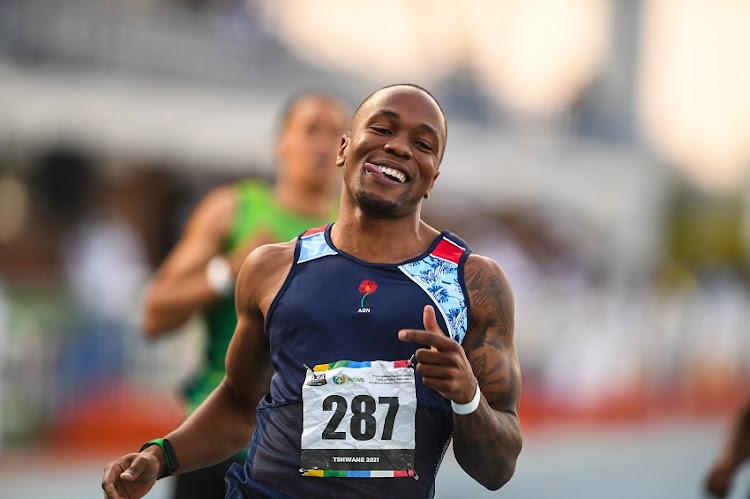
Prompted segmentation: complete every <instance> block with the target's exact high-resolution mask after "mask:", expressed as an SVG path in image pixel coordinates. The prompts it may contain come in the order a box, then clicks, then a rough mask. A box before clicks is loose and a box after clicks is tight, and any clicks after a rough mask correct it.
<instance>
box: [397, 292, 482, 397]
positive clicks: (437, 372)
mask: <svg viewBox="0 0 750 499" xmlns="http://www.w3.org/2000/svg"><path fill="white" fill-rule="evenodd" d="M422 320H423V322H424V330H418V329H402V330H401V331H399V333H398V338H399V339H400V340H401V341H406V342H411V343H419V344H422V345H429V347H430V348H420V349H418V350H417V351H416V353H415V357H416V359H417V362H418V363H417V368H416V369H417V372H418V373H419V374H420V375H421V376H422V382H423V383H424V385H425V386H426V387H428V388H432V389H433V390H435V391H437V392H438V393H439V394H440V395H442V396H443V397H445V398H447V399H448V400H452V401H453V402H455V403H457V404H466V403H468V402H470V401H471V399H472V398H474V394H475V393H476V389H477V381H476V378H475V377H474V372H473V371H472V369H471V364H470V363H469V359H467V358H466V353H465V352H464V349H463V347H462V346H461V345H460V344H459V343H458V342H457V341H455V340H453V339H452V338H449V337H448V336H446V335H445V334H444V333H443V331H442V330H441V329H440V326H438V323H437V319H436V318H435V309H434V308H432V306H430V305H427V306H425V308H424V315H423V319H422Z"/></svg>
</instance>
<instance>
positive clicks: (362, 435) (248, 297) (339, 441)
mask: <svg viewBox="0 0 750 499" xmlns="http://www.w3.org/2000/svg"><path fill="white" fill-rule="evenodd" d="M446 137H447V128H446V121H445V116H444V115H443V112H442V109H441V108H440V106H439V105H438V103H437V101H436V100H435V99H434V98H433V97H432V96H431V95H430V94H429V93H428V92H427V91H426V90H424V89H422V88H420V87H417V86H414V85H407V84H401V85H394V86H389V87H385V88H382V89H380V90H378V91H376V92H375V93H373V94H372V95H370V96H369V97H368V98H367V99H365V101H364V102H363V103H362V104H361V105H360V107H359V108H358V109H357V111H356V112H355V114H354V117H353V118H352V121H351V124H350V126H349V129H348V131H347V133H346V134H345V135H344V136H343V138H342V140H341V146H340V148H339V151H338V156H337V165H338V166H339V167H341V168H342V170H343V176H344V182H343V187H342V194H341V204H340V212H339V218H338V220H337V221H336V222H335V223H333V224H330V225H327V226H324V227H319V228H317V229H310V230H307V231H305V232H304V233H302V234H301V235H300V236H299V237H298V238H297V239H296V241H292V242H289V243H281V244H272V245H264V246H261V247H260V248H258V249H256V250H254V251H253V252H252V253H251V254H250V255H249V256H248V258H247V260H246V261H245V263H244V264H243V266H242V269H241V271H240V274H239V277H238V279H237V288H236V306H237V314H238V324H237V329H236V331H235V334H234V337H233V338H232V342H231V344H230V347H229V351H228V353H227V359H226V377H225V378H224V380H223V381H222V383H221V384H220V385H219V387H218V388H217V389H216V390H215V391H214V392H213V393H212V394H211V396H210V397H209V398H208V399H207V400H206V402H204V403H203V404H202V405H201V406H200V407H199V408H198V410H197V411H196V412H195V413H193V415H191V416H190V418H188V419H187V421H186V422H185V423H183V424H182V425H181V426H180V427H179V428H178V429H176V430H175V431H173V432H172V433H170V434H169V435H167V437H166V438H165V439H158V441H156V442H155V444H154V445H149V446H147V447H145V448H144V449H143V450H142V451H141V452H140V453H134V454H128V455H126V456H123V457H122V458H120V459H118V460H116V461H113V462H112V463H110V464H108V465H107V467H106V468H105V471H104V478H103V480H102V487H103V489H104V491H105V496H106V497H112V498H118V497H141V496H142V495H144V494H145V493H146V492H147V491H148V490H149V489H150V488H151V487H152V486H153V483H154V481H155V480H156V479H157V478H158V477H160V476H163V475H165V474H168V473H180V472H184V471H188V470H192V469H196V468H200V467H205V466H209V465H211V464H212V463H215V462H218V461H220V460H222V459H225V458H226V457H227V456H230V455H232V454H233V453H234V452H236V451H237V450H238V449H239V448H241V447H242V444H243V443H244V442H246V441H247V436H248V435H249V434H250V433H251V432H252V434H253V436H252V441H251V444H250V450H249V452H248V456H247V459H246V462H245V465H244V467H243V466H239V465H234V466H233V467H232V468H231V469H230V471H229V472H228V474H227V479H226V483H227V494H226V497H229V498H240V497H270V498H277V497H305V496H307V497H319V496H325V497H355V496H358V497H432V496H433V495H434V493H435V477H436V475H437V470H438V467H439V465H440V462H441V461H442V458H443V455H444V453H445V451H446V449H447V447H448V443H449V442H450V440H451V437H452V439H453V449H454V452H455V455H456V459H457V460H458V462H459V464H460V465H461V467H462V468H463V469H464V470H465V471H466V472H467V473H468V474H469V475H471V476H472V477H473V478H474V479H476V480H477V481H478V482H479V483H481V484H482V485H484V486H485V487H487V488H489V489H498V488H500V487H501V486H502V485H504V484H505V483H506V482H507V481H508V480H509V479H510V477H511V476H512V475H513V472H514V470H515V465H516V459H517V457H518V455H519V453H520V450H521V430H520V426H519V423H518V416H517V410H518V401H519V393H520V384H521V381H520V369H519V365H518V359H517V356H516V351H515V347H514V344H513V296H512V292H511V288H510V285H509V283H508V280H507V278H506V277H505V275H504V274H503V272H502V270H501V268H500V266H499V265H498V264H497V263H495V262H494V261H492V260H490V259H488V258H486V257H482V256H479V255H476V254H472V253H471V251H470V250H469V248H468V247H467V245H466V244H465V243H464V242H463V241H462V240H461V239H459V238H458V237H456V236H454V235H453V234H451V233H449V232H447V231H442V232H440V231H438V230H436V229H434V228H433V227H430V226H429V225H427V224H426V223H424V222H423V221H422V220H421V217H420V212H421V206H422V201H423V199H425V198H427V197H428V196H429V195H430V192H431V191H432V188H433V186H434V184H435V180H436V179H437V178H438V175H439V165H440V161H441V159H442V156H443V151H444V148H445V142H446ZM308 366H313V367H308Z"/></svg>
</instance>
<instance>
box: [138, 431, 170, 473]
mask: <svg viewBox="0 0 750 499" xmlns="http://www.w3.org/2000/svg"><path fill="white" fill-rule="evenodd" d="M152 445H158V446H159V448H161V450H162V452H164V458H165V459H166V461H167V469H165V470H164V473H162V474H161V476H160V477H159V478H160V479H161V478H164V477H167V476H169V475H171V474H172V473H174V472H175V471H177V468H179V467H180V463H179V461H177V454H175V453H174V447H172V443H171V442H170V441H169V440H167V439H166V438H156V439H154V440H151V441H149V442H146V443H145V444H143V445H142V446H141V450H140V452H142V451H143V450H144V449H146V448H148V447H151V446H152Z"/></svg>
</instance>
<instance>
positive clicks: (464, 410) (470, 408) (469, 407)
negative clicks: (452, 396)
mask: <svg viewBox="0 0 750 499" xmlns="http://www.w3.org/2000/svg"><path fill="white" fill-rule="evenodd" d="M481 398H482V392H480V391H479V380H477V391H476V392H475V393H474V398H473V399H471V402H467V403H466V404H457V403H455V402H454V401H452V400H451V408H452V409H453V412H455V413H456V414H458V415H461V416H465V415H466V414H471V413H472V412H474V411H476V410H477V407H479V400H480V399H481Z"/></svg>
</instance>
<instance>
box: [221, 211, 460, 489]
mask: <svg viewBox="0 0 750 499" xmlns="http://www.w3.org/2000/svg"><path fill="white" fill-rule="evenodd" d="M330 232H331V225H328V226H326V227H321V228H318V229H310V230H308V231H306V232H304V233H302V234H301V235H300V236H299V237H298V239H297V244H296V248H295V252H294V263H293V264H292V267H291V270H290V271H289V274H288V276H287V278H286V280H285V282H284V284H283V286H282V287H281V289H280V290H279V292H278V294H277V295H276V297H275V298H274V301H273V302H272V304H271V306H270V307H269V310H268V313H267V317H266V324H265V327H266V334H267V336H268V339H269V342H270V350H271V360H272V362H273V367H274V371H275V373H274V375H273V378H272V379H271V387H270V392H269V393H268V394H267V395H266V396H265V397H264V398H263V399H262V400H261V401H260V403H259V404H258V408H257V428H256V430H255V432H254V434H253V438H252V441H251V444H250V449H249V451H248V455H247V460H246V462H245V466H244V468H243V467H241V466H239V465H237V464H235V465H233V467H232V468H231V469H230V470H229V472H228V473H227V478H226V482H227V495H226V497H227V498H232V499H236V498H249V497H262V498H298V497H331V498H333V497H337V498H338V497H341V498H349V497H357V498H367V497H373V498H376V497H377V498H378V499H382V498H385V497H409V498H417V497H428V498H429V497H433V496H434V493H435V477H436V475H437V469H438V467H439V466H440V463H441V461H442V459H443V456H444V454H445V451H446V449H447V447H448V443H449V442H450V437H451V434H452V432H453V416H452V411H451V407H450V402H449V401H448V400H446V399H445V398H443V397H442V396H441V395H440V394H438V393H437V392H435V391H434V390H432V389H429V388H427V387H425V386H424V384H423V383H422V381H421V378H420V376H419V375H418V374H417V376H416V390H417V411H416V420H415V428H416V448H415V455H414V459H415V463H414V468H415V471H416V473H417V474H418V475H419V480H415V479H414V478H411V477H399V478H338V477H335V478H334V477H325V478H321V477H305V476H302V474H301V472H300V448H301V434H302V384H303V382H304V381H305V374H306V370H305V368H304V367H303V364H306V365H308V366H315V365H317V364H327V363H330V362H335V361H337V360H344V359H347V360H354V361H367V360H403V359H409V358H410V357H411V355H412V354H413V353H414V352H415V351H416V350H417V349H418V348H420V347H421V346H422V345H417V344H414V343H405V342H403V341H401V340H399V339H398V331H399V330H401V329H424V324H423V323H422V313H423V309H424V306H425V305H428V304H429V305H432V306H433V307H434V308H435V311H436V316H437V320H438V324H439V325H440V328H441V329H442V330H443V331H444V332H445V333H446V334H448V335H450V337H452V338H453V339H455V340H456V341H458V342H459V343H460V342H462V341H463V338H464V335H465V334H466V330H467V328H468V318H469V303H468V295H467V292H466V286H465V284H464V263H465V261H466V258H467V257H468V255H469V253H470V251H471V250H470V249H469V248H468V247H467V245H466V244H465V243H464V242H463V241H461V240H460V239H459V238H458V237H456V236H454V235H453V234H451V233H449V232H448V231H444V232H442V233H441V234H440V235H439V236H438V237H437V238H436V239H435V241H434V242H433V243H432V244H431V245H430V247H429V248H428V250H427V251H426V252H425V253H424V254H422V255H419V256H417V257H416V258H413V259H410V260H407V261H405V262H403V263H401V264H380V263H369V262H365V261H362V260H359V259H357V258H355V257H353V256H351V255H348V254H346V253H344V252H342V251H340V250H338V249H336V247H335V246H334V245H333V243H332V242H331V237H330Z"/></svg>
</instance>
